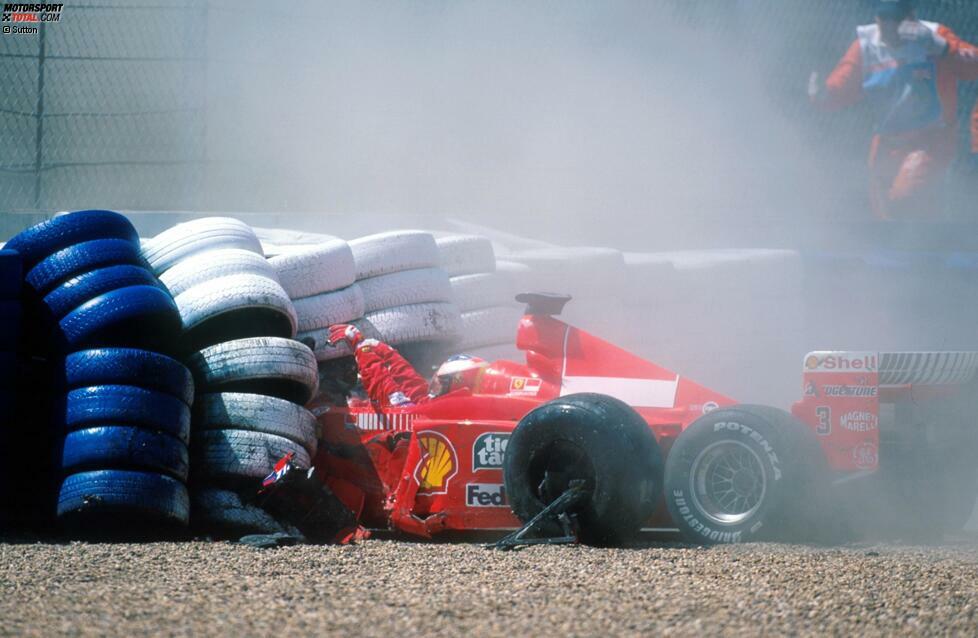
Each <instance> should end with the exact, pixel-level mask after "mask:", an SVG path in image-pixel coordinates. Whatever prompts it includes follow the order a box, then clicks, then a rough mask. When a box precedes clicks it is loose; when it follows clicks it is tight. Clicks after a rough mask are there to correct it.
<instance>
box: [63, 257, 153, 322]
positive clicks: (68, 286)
mask: <svg viewBox="0 0 978 638" xmlns="http://www.w3.org/2000/svg"><path fill="white" fill-rule="evenodd" d="M127 286H156V287H158V288H160V287H161V286H162V284H160V282H159V280H158V279H157V278H156V275H154V274H153V273H151V272H150V271H149V270H147V269H146V268H143V267H141V266H132V265H128V264H127V265H122V266H109V267H107V268H99V269H97V270H90V271H88V272H86V273H82V274H80V275H77V276H75V277H72V278H71V279H68V280H67V281H65V282H64V283H62V284H61V285H60V286H58V287H57V288H55V289H54V290H52V291H51V292H49V293H48V294H47V295H45V297H44V305H46V306H47V307H48V309H49V310H50V311H51V315H52V316H54V317H55V318H57V319H61V318H62V317H64V316H65V315H66V314H68V313H69V312H71V311H72V310H74V309H75V308H77V307H78V306H80V305H82V304H83V303H85V302H86V301H88V300H89V299H94V298H95V297H98V296H99V295H102V294H105V293H107V292H111V291H113V290H118V289H119V288H125V287H127ZM161 289H162V288H161Z"/></svg>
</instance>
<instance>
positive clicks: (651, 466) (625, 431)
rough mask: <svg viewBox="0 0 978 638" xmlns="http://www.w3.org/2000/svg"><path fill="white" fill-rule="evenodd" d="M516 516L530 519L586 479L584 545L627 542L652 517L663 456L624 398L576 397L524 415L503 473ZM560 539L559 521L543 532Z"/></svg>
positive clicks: (581, 524)
mask: <svg viewBox="0 0 978 638" xmlns="http://www.w3.org/2000/svg"><path fill="white" fill-rule="evenodd" d="M503 475H504V480H505V484H506V493H507V497H508V499H509V503H510V506H511V507H512V509H513V512H514V513H515V514H516V516H518V517H519V518H520V520H522V521H524V522H525V521H527V520H529V519H530V518H532V517H533V516H535V515H536V514H538V513H539V512H540V510H541V509H543V507H544V506H545V505H546V504H548V503H550V502H552V501H553V500H554V499H556V498H557V497H558V496H559V495H560V494H561V493H563V492H564V491H565V490H566V489H567V486H568V484H569V482H570V481H571V480H574V479H583V480H584V481H585V485H586V486H587V487H588V489H590V495H589V496H588V497H587V500H586V501H584V502H583V503H581V504H579V505H578V506H577V508H576V509H575V510H573V513H574V514H575V515H576V518H577V523H578V534H579V537H580V539H581V540H582V541H584V542H586V543H590V544H595V545H613V544H619V543H621V542H623V541H625V540H627V539H628V538H629V537H631V536H633V535H634V534H636V533H637V532H638V531H639V529H640V528H641V526H642V524H643V523H645V522H646V521H647V520H648V519H649V517H651V515H652V513H653V511H654V509H655V504H656V501H657V499H658V498H659V494H660V493H661V486H662V454H661V452H660V450H659V444H658V442H657V441H656V439H655V435H654V434H653V433H652V430H651V429H650V428H649V426H648V424H647V423H646V422H645V420H644V419H643V418H642V417H641V416H640V415H639V414H638V413H637V412H635V410H633V409H632V408H631V407H629V406H628V405H626V404H625V403H623V402H622V401H619V400H618V399H615V398H612V397H609V396H605V395H601V394H586V393H583V394H572V395H568V396H565V397H561V398H559V399H555V400H553V401H550V402H548V403H545V404H544V405H542V406H540V407H538V408H536V409H534V410H532V411H531V412H530V413H528V414H527V415H526V416H524V417H523V418H522V419H521V420H520V422H519V424H518V425H517V426H516V429H515V430H514V431H513V434H512V435H511V436H510V439H509V444H508V446H507V448H506V455H505V461H504V469H503ZM539 531H541V532H543V533H546V534H548V535H557V534H559V533H560V530H559V528H558V526H557V525H556V523H550V524H548V525H545V526H542V528H541V529H540V530H539Z"/></svg>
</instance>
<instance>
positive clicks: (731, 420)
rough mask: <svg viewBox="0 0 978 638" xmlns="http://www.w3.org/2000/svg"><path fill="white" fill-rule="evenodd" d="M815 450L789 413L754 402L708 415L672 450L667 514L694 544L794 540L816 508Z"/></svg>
mask: <svg viewBox="0 0 978 638" xmlns="http://www.w3.org/2000/svg"><path fill="white" fill-rule="evenodd" d="M817 448H818V443H817V442H816V441H815V440H814V436H813V435H812V432H811V431H810V430H809V429H808V428H807V426H805V425H804V424H802V423H801V422H799V421H797V420H796V419H794V418H793V417H792V416H791V415H790V414H788V413H787V412H783V411H781V410H776V409H774V408H768V407H763V406H753V405H740V406H736V407H733V408H724V409H720V410H715V411H713V412H710V413H709V414H706V415H705V416H703V417H700V418H699V419H698V420H696V421H695V422H693V424H692V425H690V426H689V427H688V428H687V429H686V430H685V431H684V432H683V433H682V434H681V435H680V436H679V438H678V439H676V442H675V444H673V446H672V449H671V450H670V451H669V458H668V459H667V460H666V474H665V496H666V504H667V505H668V507H669V513H670V514H671V515H672V518H673V521H674V522H675V523H676V526H677V527H679V530H680V532H682V534H683V536H684V537H685V538H686V539H688V540H690V541H692V542H695V543H706V544H715V543H742V542H750V541H767V540H773V539H780V538H784V537H786V536H791V535H792V533H793V532H796V531H798V530H799V529H801V528H802V527H804V525H805V523H804V519H805V518H806V515H807V513H808V512H807V509H808V508H809V507H810V506H812V505H813V504H814V503H815V499H814V495H813V488H815V487H816V483H817V478H818V469H819V462H820V461H821V460H822V457H821V451H820V450H818V449H817Z"/></svg>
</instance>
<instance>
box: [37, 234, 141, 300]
mask: <svg viewBox="0 0 978 638" xmlns="http://www.w3.org/2000/svg"><path fill="white" fill-rule="evenodd" d="M121 264H128V265H130V266H144V267H145V265H146V262H145V261H143V258H142V256H141V255H140V254H139V244H136V243H133V242H130V241H126V240H125V239H93V240H91V241H85V242H82V243H80V244H75V245H73V246H68V247H67V248H62V249H61V250H59V251H58V252H56V253H54V254H52V255H49V256H47V257H45V258H44V259H42V260H41V261H40V262H39V263H38V264H37V265H36V266H34V267H33V268H31V269H30V270H29V271H28V272H27V276H26V277H25V280H26V281H27V284H28V285H29V286H30V287H31V289H33V290H34V291H36V292H37V293H38V294H39V295H46V294H47V293H49V292H51V290H53V289H54V288H55V287H56V286H57V285H58V284H60V283H61V282H63V281H65V280H66V279H69V278H71V277H74V276H75V275H80V274H82V273H85V272H88V271H90V270H94V269H96V268H104V267H105V266H117V265H121Z"/></svg>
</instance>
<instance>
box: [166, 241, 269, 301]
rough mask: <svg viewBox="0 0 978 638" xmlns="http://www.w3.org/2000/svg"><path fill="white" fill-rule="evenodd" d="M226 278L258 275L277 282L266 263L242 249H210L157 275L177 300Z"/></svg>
mask: <svg viewBox="0 0 978 638" xmlns="http://www.w3.org/2000/svg"><path fill="white" fill-rule="evenodd" d="M226 275H260V276H262V277H268V278H270V279H274V280H276V281H278V275H276V274H275V269H274V268H272V267H271V266H270V265H269V264H268V260H266V259H265V258H264V257H262V256H261V255H259V254H257V253H254V252H251V251H250V250H243V249H241V248H221V249H219V250H209V251H207V252H203V253H198V254H196V255H193V256H191V257H188V258H187V259H184V260H183V261H181V262H179V263H178V264H176V265H174V266H173V267H172V268H170V269H168V270H167V271H166V272H164V273H163V274H162V275H160V281H161V282H163V285H164V286H166V288H167V290H169V291H170V294H171V295H173V296H174V297H176V296H177V295H180V294H182V293H184V292H186V291H187V290H188V289H190V288H192V287H194V286H196V285H197V284H200V283H203V282H205V281H207V280H209V279H216V278H218V277H224V276H226Z"/></svg>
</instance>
